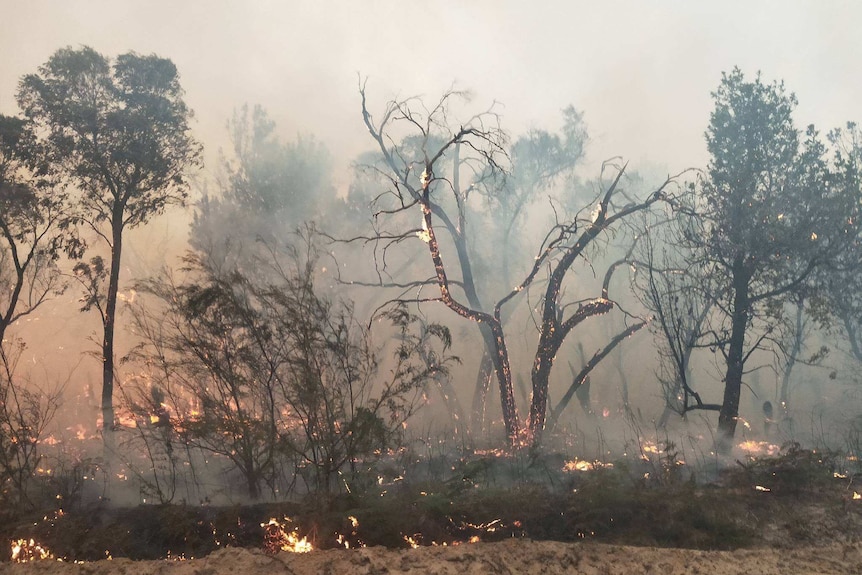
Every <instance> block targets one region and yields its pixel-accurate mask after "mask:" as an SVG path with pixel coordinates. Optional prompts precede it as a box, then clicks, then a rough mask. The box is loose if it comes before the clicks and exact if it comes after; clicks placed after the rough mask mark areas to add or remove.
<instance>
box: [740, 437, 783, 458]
mask: <svg viewBox="0 0 862 575" xmlns="http://www.w3.org/2000/svg"><path fill="white" fill-rule="evenodd" d="M737 447H739V448H740V449H741V450H743V451H745V452H746V454H747V455H748V456H749V457H756V456H759V455H768V456H770V457H772V456H775V455H778V454H779V453H780V452H781V447H780V446H778V445H775V444H774V443H768V442H766V441H753V440H748V441H743V442H742V443H740V444H739V445H738V446H737Z"/></svg>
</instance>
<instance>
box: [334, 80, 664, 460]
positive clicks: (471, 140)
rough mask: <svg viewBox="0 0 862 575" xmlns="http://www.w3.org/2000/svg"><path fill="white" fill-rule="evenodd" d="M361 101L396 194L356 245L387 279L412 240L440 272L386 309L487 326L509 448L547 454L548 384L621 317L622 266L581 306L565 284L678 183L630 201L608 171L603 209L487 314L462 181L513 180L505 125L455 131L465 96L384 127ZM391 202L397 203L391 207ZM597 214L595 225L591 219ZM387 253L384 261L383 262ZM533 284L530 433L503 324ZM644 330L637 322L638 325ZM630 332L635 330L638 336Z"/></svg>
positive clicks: (449, 96) (560, 237)
mask: <svg viewBox="0 0 862 575" xmlns="http://www.w3.org/2000/svg"><path fill="white" fill-rule="evenodd" d="M360 96H361V100H362V115H363V120H364V122H365V126H366V128H367V129H368V131H369V133H370V134H371V137H372V138H373V140H374V141H375V143H376V145H377V148H378V151H379V152H380V154H381V156H382V158H383V160H382V163H381V165H380V166H379V167H378V168H376V169H377V171H378V173H379V174H380V175H381V176H382V177H383V178H385V180H386V181H387V183H388V189H387V190H386V191H385V192H384V193H382V194H381V195H380V196H378V197H377V199H376V200H375V202H373V204H374V205H375V206H376V210H375V212H374V218H373V221H374V223H375V230H374V234H372V235H368V236H357V237H354V238H351V240H349V241H364V242H369V243H374V245H375V247H376V248H377V249H375V256H376V263H377V270H378V274H380V273H381V269H383V270H384V271H385V262H386V254H387V252H388V250H389V249H390V248H392V247H393V246H396V245H401V244H402V243H403V242H406V241H408V240H410V239H412V238H419V239H420V240H421V241H423V242H424V243H425V244H426V249H427V253H428V255H429V257H430V260H431V263H432V264H433V268H434V274H433V277H432V279H431V281H427V280H426V281H420V282H414V283H413V284H411V286H410V287H411V288H412V289H417V290H418V289H421V288H422V287H426V286H430V285H433V286H434V287H435V288H436V289H435V291H436V292H437V294H436V295H429V296H425V295H422V294H421V292H420V293H419V294H418V295H412V296H410V297H408V294H407V293H406V292H405V293H403V294H402V296H401V297H397V298H393V299H391V300H390V301H388V302H387V303H386V304H384V306H385V305H388V304H391V303H414V304H422V303H427V302H438V303H442V304H443V305H444V306H446V307H447V308H448V309H450V310H451V311H453V312H455V313H456V314H458V315H459V316H461V317H464V318H466V319H469V320H471V321H473V322H476V323H477V324H479V326H480V329H481V330H482V335H483V339H484V342H485V346H486V348H487V349H488V350H489V352H490V356H491V360H492V363H493V368H494V374H495V377H496V380H497V384H498V387H499V391H500V401H501V406H502V413H503V422H504V425H505V430H506V435H507V437H508V440H509V443H510V445H517V444H521V443H526V444H530V445H533V446H536V445H538V444H540V443H541V440H542V433H543V430H544V427H545V414H546V411H547V393H548V384H549V377H550V374H551V369H552V367H553V364H554V360H555V357H556V355H557V353H558V352H559V351H560V349H561V348H562V346H563V343H564V342H565V341H566V338H567V336H568V335H569V334H570V333H571V332H572V330H573V329H574V328H575V327H577V326H578V325H580V324H581V323H582V322H583V321H584V320H586V319H588V318H590V317H593V316H597V315H603V314H606V313H608V312H610V311H611V310H612V309H614V308H616V307H618V306H617V304H616V303H615V302H614V301H612V300H611V299H610V298H609V293H608V286H609V283H610V277H611V275H612V273H613V269H616V266H615V265H612V266H611V267H612V269H611V270H609V272H608V274H607V277H606V278H605V281H604V282H603V286H602V289H601V293H600V294H599V295H598V297H596V298H591V299H586V300H582V301H579V302H567V301H564V299H563V297H562V296H561V291H562V287H563V283H564V281H566V280H567V278H569V277H570V276H571V274H570V272H571V268H572V265H573V264H574V263H575V262H576V261H578V260H579V259H580V258H583V257H585V250H586V249H587V248H588V247H589V246H590V245H591V244H592V242H593V241H594V240H596V238H599V237H602V236H603V235H604V234H606V233H607V232H608V231H609V230H612V229H613V228H615V227H619V225H620V224H622V223H623V222H624V221H625V220H626V218H628V217H630V216H632V215H633V214H636V213H638V212H642V211H644V210H649V209H651V208H652V207H653V206H654V204H656V203H658V202H663V201H667V200H669V199H672V198H671V197H670V196H669V194H670V193H671V191H672V190H673V186H674V184H675V178H673V177H668V178H667V179H666V180H665V181H664V182H663V183H662V184H661V185H660V186H659V187H658V188H657V189H655V190H654V191H652V192H651V193H649V194H648V195H647V196H646V198H645V199H632V198H631V197H630V196H629V195H628V194H626V193H623V189H622V188H623V186H621V181H622V179H623V176H624V173H625V166H614V165H612V164H607V165H606V166H605V168H607V169H611V170H613V171H614V173H615V175H614V177H613V180H612V181H611V182H610V183H609V184H608V185H606V186H604V187H603V190H602V192H601V194H600V195H599V196H598V197H597V199H596V202H595V203H594V204H591V205H590V206H589V207H587V208H584V209H583V210H581V212H580V213H579V214H578V215H577V216H575V217H573V218H571V219H569V220H565V221H560V220H559V219H558V222H557V223H556V224H555V225H554V226H552V227H551V229H550V230H549V231H548V232H547V234H546V235H545V237H544V241H542V243H541V246H540V248H539V252H538V254H537V255H536V256H535V257H534V259H533V261H532V265H531V266H530V267H529V270H528V272H527V273H526V275H525V276H524V279H523V280H522V281H520V282H519V283H518V284H517V285H516V286H515V287H513V288H512V289H511V290H509V291H508V293H505V295H504V296H503V297H502V298H500V299H499V300H498V301H497V302H496V304H494V306H493V309H492V311H490V312H489V311H486V310H485V309H484V308H483V307H482V306H481V302H480V301H479V300H478V296H477V294H476V292H475V282H474V278H473V275H472V268H471V267H470V254H469V252H468V249H467V248H468V245H467V240H466V238H467V235H466V230H467V228H468V225H469V222H468V220H467V217H466V214H467V210H466V204H467V201H468V194H469V192H470V190H471V189H472V188H473V185H471V186H468V187H466V188H465V187H463V186H462V184H461V172H462V171H469V172H471V173H472V174H473V176H474V178H478V177H484V175H485V174H487V173H489V171H490V172H493V173H496V174H505V172H506V169H505V168H506V164H505V162H506V161H507V155H506V148H505V142H506V138H505V134H504V133H503V131H502V130H501V129H500V127H499V125H498V119H499V118H498V117H497V115H496V114H495V113H494V112H493V110H489V111H486V112H484V113H481V114H478V115H474V116H472V117H470V118H469V119H468V120H467V121H466V122H463V123H455V122H453V121H452V120H451V119H450V116H451V110H450V106H451V104H453V103H454V101H455V100H457V99H459V98H460V97H462V96H463V94H462V93H460V92H455V91H449V92H446V93H445V94H444V95H443V97H442V98H441V99H440V100H439V101H438V102H437V103H436V105H435V106H434V107H433V108H430V109H429V108H427V107H425V106H424V105H423V104H422V102H421V101H419V100H418V99H407V100H393V101H390V102H389V103H388V104H387V105H386V107H385V109H384V111H383V114H382V116H380V119H379V120H377V121H375V119H374V117H373V116H372V114H371V113H370V112H369V110H368V106H367V100H366V93H365V87H364V85H363V86H361V87H360ZM452 126H457V127H455V128H453V127H452ZM402 127H406V128H407V130H406V133H405V132H403V131H402V132H399V128H402ZM405 136H409V137H410V138H411V139H409V140H408V138H407V137H405ZM407 141H409V142H411V143H412V145H413V146H414V150H412V154H411V153H410V151H408V150H406V149H405V147H404V145H403V143H404V142H407ZM397 142H401V144H399V143H397ZM452 160H454V164H453V165H454V166H455V169H454V170H453V171H452V174H451V176H448V177H447V175H445V174H446V168H445V167H444V166H446V164H447V162H449V161H452ZM386 201H390V203H388V204H386V203H385V202H386ZM593 206H594V209H592V217H589V218H588V217H584V216H585V213H586V212H588V211H589V208H592V207H593ZM409 214H414V217H415V215H419V216H420V221H419V226H410V225H409V224H407V223H406V222H405V220H406V218H408V217H410V216H409ZM453 214H454V215H453ZM393 230H394V231H393ZM440 230H445V231H446V233H447V234H448V237H449V239H451V241H452V246H453V247H454V251H455V254H456V255H455V262H456V263H455V264H454V265H455V266H456V268H457V269H458V271H460V278H458V279H459V283H457V284H456V283H455V282H453V281H452V280H451V279H450V269H449V268H448V267H447V265H452V264H449V261H450V260H447V259H445V258H444V255H443V251H442V249H441V240H442V239H443V238H441V236H440V233H439V231H440ZM378 253H379V254H381V255H380V256H379V257H378V256H377V254H378ZM381 264H382V265H381ZM534 284H536V285H539V284H542V286H543V287H542V290H543V293H544V297H543V300H542V304H541V320H540V321H539V322H537V327H538V337H539V341H538V345H537V349H536V352H535V356H534V358H535V359H534V362H533V371H532V398H531V405H530V410H529V413H530V415H529V419H528V420H527V426H526V429H524V428H523V425H522V422H521V421H520V419H519V417H518V412H517V407H516V404H515V398H514V393H513V386H512V369H511V365H510V360H509V349H508V346H507V343H506V335H505V332H504V329H503V322H502V319H501V318H502V310H503V308H504V306H506V305H507V304H509V303H511V302H514V301H515V300H516V298H517V296H518V295H519V294H521V293H522V292H524V291H525V290H528V289H529V288H530V287H531V286H533V285H534ZM401 285H406V284H401ZM453 288H454V289H453ZM570 310H572V311H570ZM640 321H642V320H640ZM637 323H638V322H637V321H635V322H634V324H633V325H637ZM628 329H632V328H631V326H629V328H627V330H628ZM638 329H639V328H638ZM604 355H606V353H605V354H604ZM604 355H601V357H604ZM598 359H600V358H598Z"/></svg>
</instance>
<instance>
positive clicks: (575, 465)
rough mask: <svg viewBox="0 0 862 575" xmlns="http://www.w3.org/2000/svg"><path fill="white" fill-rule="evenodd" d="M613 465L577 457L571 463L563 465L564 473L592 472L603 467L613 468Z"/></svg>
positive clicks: (567, 462)
mask: <svg viewBox="0 0 862 575" xmlns="http://www.w3.org/2000/svg"><path fill="white" fill-rule="evenodd" d="M613 466H614V464H613V463H602V462H601V461H587V460H585V459H578V458H577V457H575V458H574V459H572V460H571V461H566V463H565V464H564V465H563V471H592V470H594V469H599V468H601V467H613Z"/></svg>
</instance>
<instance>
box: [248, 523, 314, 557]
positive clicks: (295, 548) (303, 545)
mask: <svg viewBox="0 0 862 575" xmlns="http://www.w3.org/2000/svg"><path fill="white" fill-rule="evenodd" d="M290 523H292V522H291V520H290V519H289V518H287V517H285V518H284V522H283V523H282V522H280V521H279V520H278V519H276V518H274V517H273V518H271V519H270V520H269V523H261V524H260V526H261V527H263V528H264V529H265V530H266V536H265V537H264V550H265V551H266V552H267V553H273V554H274V553H278V552H279V551H289V552H290V553H308V552H309V551H313V550H314V547H313V546H312V545H311V543H309V541H308V538H307V537H303V538H302V539H300V538H299V534H298V533H297V530H296V528H293V529H288V526H289V524H290Z"/></svg>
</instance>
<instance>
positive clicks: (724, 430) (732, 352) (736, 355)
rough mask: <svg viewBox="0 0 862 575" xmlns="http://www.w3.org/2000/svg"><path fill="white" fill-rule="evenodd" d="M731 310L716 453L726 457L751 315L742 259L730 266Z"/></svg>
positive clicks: (738, 257) (733, 432)
mask: <svg viewBox="0 0 862 575" xmlns="http://www.w3.org/2000/svg"><path fill="white" fill-rule="evenodd" d="M732 273H733V310H732V314H733V315H732V318H731V332H730V342H729V345H728V352H727V374H726V376H725V378H724V400H723V401H722V404H721V410H720V411H719V413H718V446H717V447H718V450H719V452H720V453H725V454H726V453H729V452H730V449H731V447H732V446H733V438H734V436H735V435H736V424H737V421H738V419H739V398H740V395H741V391H742V375H743V370H744V356H745V331H746V329H747V327H748V320H749V316H750V313H751V301H750V299H749V294H748V288H749V273H748V270H747V269H746V266H745V259H744V256H742V255H737V256H736V258H735V259H734V262H733V267H732Z"/></svg>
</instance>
